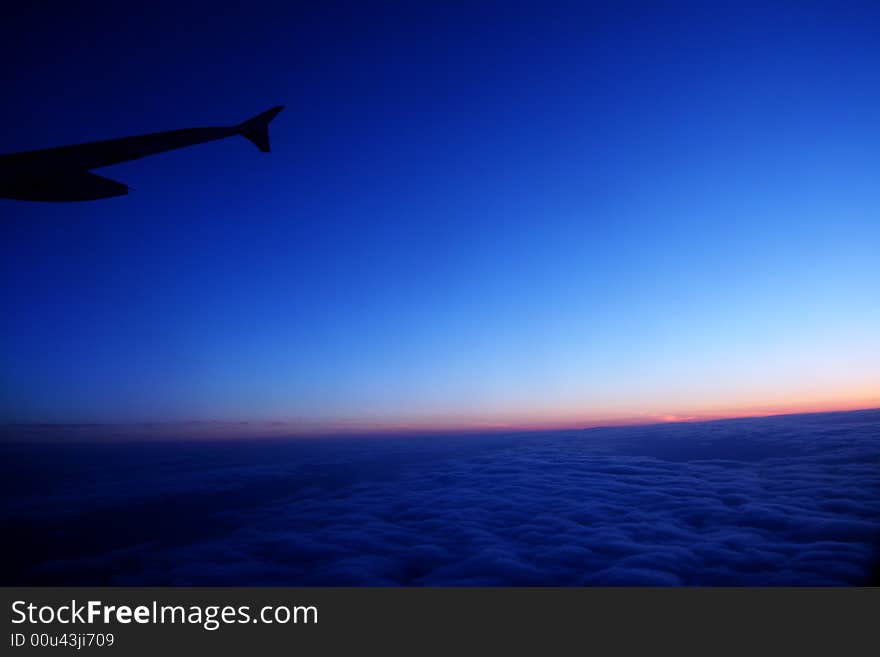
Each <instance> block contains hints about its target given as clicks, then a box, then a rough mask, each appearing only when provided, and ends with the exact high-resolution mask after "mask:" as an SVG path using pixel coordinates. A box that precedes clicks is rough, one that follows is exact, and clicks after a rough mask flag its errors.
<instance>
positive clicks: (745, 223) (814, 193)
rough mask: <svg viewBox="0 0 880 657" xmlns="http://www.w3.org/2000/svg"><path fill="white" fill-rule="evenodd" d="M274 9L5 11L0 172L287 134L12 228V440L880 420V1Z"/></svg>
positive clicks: (2, 292) (184, 164) (5, 254)
mask: <svg viewBox="0 0 880 657" xmlns="http://www.w3.org/2000/svg"><path fill="white" fill-rule="evenodd" d="M25 4H26V3H25ZM275 4H277V5H278V6H277V7H274V6H272V5H271V4H261V3H245V4H244V5H242V6H236V7H232V6H230V7H224V6H223V5H224V3H219V4H218V3H210V4H208V3H206V4H204V5H202V8H201V9H200V8H198V7H193V6H190V5H189V4H188V3H186V2H175V3H150V4H148V5H144V6H142V7H139V8H138V10H137V12H133V11H131V10H130V9H129V8H128V7H127V5H125V3H114V4H107V5H98V4H94V3H86V5H87V7H88V8H87V9H82V8H78V9H75V10H74V9H72V8H67V7H65V6H63V5H62V6H60V7H59V8H57V9H55V10H52V11H48V10H45V9H44V10H42V11H37V10H35V9H20V10H19V11H20V12H26V13H20V14H18V15H12V16H5V17H4V21H3V23H2V26H0V32H2V35H0V36H2V39H0V54H2V60H3V61H4V62H6V65H5V66H4V67H3V69H2V72H0V74H2V83H3V89H4V94H3V103H2V108H0V118H2V125H3V126H4V130H3V131H2V135H3V138H2V143H0V151H3V152H14V151H20V150H29V149H34V148H43V147H48V146H53V145H61V144H67V143H76V142H82V141H88V140H92V139H102V138H109V137H117V136H124V135H129V134H138V133H144V132H151V131H155V130H164V129H172V128H183V127H191V126H202V125H216V124H231V123H236V122H238V121H241V120H242V119H244V118H247V117H249V116H251V115H253V114H255V113H257V112H260V111H262V110H264V109H266V108H268V107H270V106H272V105H275V104H285V105H286V106H287V109H286V110H285V111H284V112H283V113H282V114H281V115H280V116H279V117H278V119H276V121H275V122H274V123H273V125H272V139H273V149H274V152H273V153H272V154H271V155H262V154H261V153H259V152H258V151H257V150H256V149H254V148H253V146H251V145H250V144H248V143H247V142H246V141H244V140H240V139H236V140H226V141H222V142H217V143H213V144H208V145H204V146H200V147H196V148H193V149H188V150H182V151H177V152H174V153H168V154H164V155H160V156H157V157H152V158H147V159H144V160H141V161H139V162H133V163H128V164H125V165H121V166H117V167H113V168H107V169H103V170H102V171H101V174H102V175H106V176H109V177H111V178H117V179H119V180H121V181H123V182H125V183H127V184H129V185H131V187H132V192H131V194H130V195H129V196H128V197H122V198H118V199H112V200H107V201H102V202H94V203H83V204H59V205H51V204H31V203H22V202H14V201H3V200H0V271H2V274H0V299H2V301H0V303H2V317H3V322H2V324H0V356H2V369H0V422H3V423H128V422H160V423H163V422H167V423H175V422H183V421H192V420H197V421H216V422H219V423H224V422H236V421H250V422H257V423H270V422H287V423H291V424H289V425H283V426H285V427H287V428H290V427H304V428H307V429H309V430H313V429H322V428H330V429H336V428H340V427H346V428H355V429H358V428H370V427H380V428H381V427H397V426H407V427H410V426H418V427H426V428H429V427H441V428H442V427H479V426H506V425H509V426H567V425H572V426H574V425H582V424H590V423H602V422H608V421H633V420H639V419H646V420H652V419H665V418H668V419H672V418H675V417H692V416H700V417H705V416H724V415H738V414H745V413H763V412H784V411H789V410H811V409H820V408H829V409H830V408H852V407H868V406H878V405H880V341H878V336H880V292H878V290H880V257H878V256H880V39H878V34H880V4H878V3H877V2H876V1H871V2H864V3H858V2H846V3H839V2H825V3H818V2H804V1H801V2H792V3H773V2H766V1H764V2H756V3H736V4H738V5H739V8H737V9H720V8H719V7H718V6H716V3H709V2H706V3H694V4H689V3H688V4H686V3H671V4H666V3H664V6H663V7H662V8H661V7H659V6H658V5H659V4H660V3H649V4H637V3H623V2H613V3H607V4H605V3H596V4H590V3H587V2H578V3H572V4H563V3H539V2H536V3H528V4H526V5H522V6H520V5H516V6H515V5H514V3H506V2H505V3H474V6H472V5H471V3H448V4H450V5H451V4H455V6H454V7H453V6H446V7H440V8H437V7H431V6H429V5H428V3H408V5H410V6H407V5H404V4H403V3H401V4H393V3H387V4H382V7H383V8H382V9H379V8H378V5H379V4H380V3H359V4H360V5H369V6H358V4H354V3H353V4H352V5H351V6H347V5H345V4H336V3H325V2H321V3H315V5H316V7H313V8H310V9H309V8H304V5H305V3H281V2H279V3H275ZM548 4H549V5H552V6H551V7H548ZM230 5H231V3H230ZM293 5H296V6H293ZM412 5H418V6H417V7H416V6H412ZM205 7H210V10H207V11H206V10H205V9H204V8H205ZM285 430H287V429H285Z"/></svg>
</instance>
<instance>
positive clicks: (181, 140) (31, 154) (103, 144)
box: [0, 105, 284, 201]
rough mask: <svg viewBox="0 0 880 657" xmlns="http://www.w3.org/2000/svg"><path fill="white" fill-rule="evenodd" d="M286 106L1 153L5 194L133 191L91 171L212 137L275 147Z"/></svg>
mask: <svg viewBox="0 0 880 657" xmlns="http://www.w3.org/2000/svg"><path fill="white" fill-rule="evenodd" d="M282 109H284V108H283V106H280V105H279V106H277V107H273V108H271V109H269V110H266V111H265V112H263V113H261V114H258V115H257V116H255V117H253V118H251V119H248V120H247V121H244V122H242V123H239V124H237V125H233V126H225V127H224V126H221V127H213V128H185V129H183V130H168V131H165V132H153V133H150V134H147V135H138V136H135V137H122V138H120V139H108V140H105V141H93V142H89V143H86V144H75V145H73V146H59V147H57V148H47V149H45V150H39V151H27V152H25V153H12V154H10V155H0V197H5V198H12V199H18V200H33V201H86V200H95V199H99V198H109V197H111V196H121V195H123V194H127V193H128V187H127V186H125V185H123V184H122V183H118V182H116V181H113V180H110V179H108V178H103V177H101V176H98V175H95V174H93V173H89V171H90V170H91V169H98V168H101V167H106V166H110V165H113V164H119V163H121V162H128V161H130V160H137V159H140V158H142V157H146V156H148V155H155V154H157V153H163V152H165V151H170V150H174V149H177V148H185V147H187V146H195V145H196V144H203V143H205V142H209V141H215V140H218V139H226V138H228V137H233V136H236V135H239V136H242V137H244V138H245V139H247V140H248V141H250V142H251V143H252V144H254V146H256V147H257V148H259V149H260V150H261V151H263V152H268V151H269V123H270V122H271V121H272V119H274V118H275V117H276V116H277V115H278V113H279V112H280V111H281V110H282Z"/></svg>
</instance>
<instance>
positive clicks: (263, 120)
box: [237, 105, 284, 153]
mask: <svg viewBox="0 0 880 657" xmlns="http://www.w3.org/2000/svg"><path fill="white" fill-rule="evenodd" d="M283 109H284V105H278V106H277V107H273V108H272V109H270V110H266V111H265V112H263V113H262V114H257V115H256V116H255V117H254V118H252V119H248V120H247V121H245V122H244V123H240V124H239V125H238V126H237V128H238V134H240V135H241V136H242V137H244V138H245V139H247V140H249V141H250V142H251V143H252V144H253V145H254V146H256V147H257V148H259V149H260V150H261V151H263V152H264V153H268V152H269V150H270V148H269V123H270V122H271V121H272V119H274V118H275V117H276V116H277V115H278V112H280V111H281V110H283Z"/></svg>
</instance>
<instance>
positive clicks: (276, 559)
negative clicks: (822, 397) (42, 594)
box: [3, 412, 880, 585]
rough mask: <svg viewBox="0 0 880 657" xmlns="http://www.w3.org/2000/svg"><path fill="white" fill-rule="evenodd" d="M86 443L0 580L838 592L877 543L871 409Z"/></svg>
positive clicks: (14, 516) (34, 500)
mask: <svg viewBox="0 0 880 657" xmlns="http://www.w3.org/2000/svg"><path fill="white" fill-rule="evenodd" d="M32 449H36V448H32ZM93 449H95V450H97V451H96V452H95V454H103V456H102V457H101V458H103V459H104V460H105V466H106V467H100V466H99V465H96V463H95V461H94V459H95V458H97V457H96V456H95V454H93V455H92V457H91V458H92V460H90V461H88V463H89V464H90V465H89V467H90V468H94V469H95V473H94V474H95V476H93V477H92V479H90V480H78V481H75V482H74V481H67V482H63V481H60V480H59V481H55V482H52V483H53V485H52V486H50V488H52V490H43V489H36V490H34V491H32V492H31V493H30V494H29V495H25V494H24V493H23V492H20V493H19V494H17V495H14V496H12V497H10V498H8V499H7V504H6V506H5V508H4V510H3V520H4V522H6V521H8V522H9V523H14V522H16V521H18V522H19V523H20V522H21V521H22V520H25V521H27V522H28V523H29V526H30V528H31V529H30V530H29V531H30V534H29V538H28V540H29V541H30V543H31V544H32V545H35V546H36V547H37V548H38V549H36V550H35V551H32V554H31V555H25V556H21V555H19V563H18V564H17V568H18V570H17V571H16V573H17V574H16V575H13V574H12V573H9V572H7V573H6V576H5V580H6V581H7V582H8V581H10V580H14V581H16V582H31V583H34V582H53V581H57V582H65V583H83V584H88V583H116V584H257V585H285V584H303V585H322V584H327V585H366V584H377V585H632V584H639V585H682V584H683V585H731V584H757V585H765V584H816V585H849V584H859V583H862V582H864V581H866V579H867V578H868V577H869V576H870V571H871V568H872V567H874V565H875V557H876V553H875V547H876V545H877V543H878V538H880V494H878V493H880V412H861V413H851V414H842V415H841V414H828V415H812V416H800V417H787V418H768V419H758V420H736V421H724V422H716V423H701V424H678V425H664V426H655V427H640V428H614V429H602V430H591V431H584V432H559V433H550V434H541V435H534V434H532V435H511V436H506V437H499V436H484V437H449V438H445V439H439V438H433V439H428V438H417V439H400V438H396V439H391V438H389V439H361V440H357V439H349V440H337V441H323V442H320V441H314V442H310V441H298V442H294V443H287V444H284V443H271V442H264V443H259V444H256V445H240V446H225V447H217V446H211V445H201V446H186V447H181V446H179V447H174V446H168V445H165V446H161V447H159V446H157V447H155V448H153V451H151V450H150V449H149V448H144V447H141V448H138V449H141V450H142V451H143V452H144V453H143V454H142V455H141V457H142V458H141V465H140V466H139V467H132V465H131V462H129V461H127V460H125V459H123V458H122V457H124V456H125V455H126V454H127V451H126V450H131V449H135V448H133V447H126V446H116V447H113V448H107V447H104V448H93ZM101 449H103V450H105V452H102V451H101ZM106 450H110V451H111V452H112V450H116V452H114V453H115V454H117V459H116V460H115V461H114V460H112V459H110V458H109V457H108V456H107V453H106ZM212 450H213V451H212ZM216 450H220V451H221V452H222V453H217V451H216ZM224 450H225V451H224ZM113 463H126V464H127V465H126V466H125V468H124V469H123V470H120V469H113V468H112V467H111V465H112V464H113ZM78 467H80V468H84V467H85V466H83V465H79V466H78ZM74 484H75V485H74ZM98 532H100V534H97V535H96V533H98ZM50 540H52V541H54V542H53V543H52V544H51V545H50V546H46V545H43V544H42V542H48V541H50ZM34 555H36V556H34Z"/></svg>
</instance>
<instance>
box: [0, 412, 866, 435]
mask: <svg viewBox="0 0 880 657" xmlns="http://www.w3.org/2000/svg"><path fill="white" fill-rule="evenodd" d="M871 411H878V412H880V405H878V406H874V405H871V406H867V407H861V406H859V407H847V408H824V409H811V410H803V409H801V410H788V411H779V410H774V411H767V412H762V411H751V412H744V413H739V414H717V415H716V414H703V415H690V416H678V415H672V414H669V415H659V414H658V415H650V416H648V415H645V416H644V417H643V418H638V417H636V418H634V417H629V418H620V419H619V420H615V419H611V418H609V419H607V420H603V421H597V423H589V424H574V423H568V424H558V425H552V426H551V425H528V424H473V425H459V426H451V425H450V426H447V427H442V426H426V425H419V424H413V425H401V424H397V425H385V426H378V425H377V426H368V425H360V426H345V425H342V426H340V425H333V426H331V425H327V426H325V427H324V428H323V429H321V428H317V427H315V426H312V427H305V426H304V425H303V424H302V423H297V422H296V421H288V420H166V421H153V422H150V421H143V422H8V423H2V424H0V442H20V440H19V441H17V440H16V439H15V437H14V436H11V435H9V433H10V432H12V431H22V430H24V431H28V432H29V433H30V435H29V437H34V436H35V432H36V435H39V436H41V437H43V438H45V437H46V436H45V435H43V432H44V431H61V432H65V434H67V435H64V436H58V437H57V440H59V441H61V440H64V439H65V438H70V434H69V432H82V431H88V430H96V431H99V432H100V435H94V436H90V437H88V438H93V439H96V440H113V439H116V440H120V441H123V440H137V441H140V440H147V441H149V440H155V441H173V440H181V441H186V440H207V441H210V440H262V439H271V440H284V439H308V438H315V439H318V438H334V437H359V436H362V437H371V436H372V437H378V436H405V435H411V436H414V437H415V436H431V435H482V434H501V433H542V432H556V431H588V430H592V429H603V428H625V427H650V426H660V425H667V424H702V423H712V422H724V421H730V420H749V419H771V418H777V417H794V416H799V415H827V414H832V413H858V412H871ZM182 428H188V429H202V430H205V431H204V432H202V433H196V434H192V433H190V434H189V435H187V434H185V433H181V432H179V431H178V432H176V433H175V430H180V429H182ZM236 429H238V430H242V431H245V430H247V429H255V430H259V431H261V433H259V434H248V433H229V432H230V431H232V430H236ZM211 430H222V431H223V433H220V432H211ZM114 431H116V432H119V433H117V434H115V435H114V433H113V432H114ZM131 432H135V433H131ZM122 434H125V435H122ZM77 437H80V438H86V436H77Z"/></svg>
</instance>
